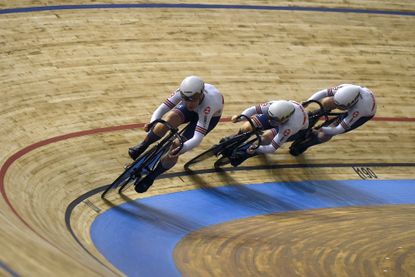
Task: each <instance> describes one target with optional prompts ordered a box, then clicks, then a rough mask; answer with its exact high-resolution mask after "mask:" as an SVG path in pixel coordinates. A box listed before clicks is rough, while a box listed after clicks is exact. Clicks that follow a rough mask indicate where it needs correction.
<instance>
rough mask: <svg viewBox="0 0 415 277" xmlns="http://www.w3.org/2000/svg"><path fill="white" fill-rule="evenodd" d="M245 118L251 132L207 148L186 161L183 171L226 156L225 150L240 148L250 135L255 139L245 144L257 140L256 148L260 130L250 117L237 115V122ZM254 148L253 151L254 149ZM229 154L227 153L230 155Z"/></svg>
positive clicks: (259, 142) (259, 138)
mask: <svg viewBox="0 0 415 277" xmlns="http://www.w3.org/2000/svg"><path fill="white" fill-rule="evenodd" d="M242 118H245V119H246V120H247V121H248V122H249V124H250V125H251V126H252V130H251V131H248V132H244V133H241V134H237V135H234V136H232V137H230V138H228V139H227V140H224V141H223V142H219V143H218V144H215V145H213V146H212V147H211V148H209V149H208V150H206V151H204V152H202V153H201V154H199V155H197V156H196V157H194V158H193V159H191V160H190V161H188V162H187V163H186V164H185V165H184V169H185V170H186V171H191V170H190V168H189V167H190V166H191V165H193V164H196V163H198V162H201V161H203V160H206V159H208V158H210V157H212V156H216V157H217V156H219V155H222V156H224V155H225V156H226V154H227V153H226V152H227V150H233V149H236V148H237V147H238V146H241V145H242V144H243V143H245V142H246V141H247V140H248V139H249V138H250V137H251V136H252V135H255V136H256V138H254V139H253V140H251V141H249V142H246V143H253V142H255V141H256V140H258V145H257V146H255V147H256V148H258V147H259V146H260V144H261V141H262V140H261V130H260V129H259V128H258V127H256V126H255V125H254V123H253V121H252V120H251V118H250V117H248V116H246V115H239V116H238V120H239V119H242ZM256 148H255V149H256ZM230 154H231V153H229V155H230Z"/></svg>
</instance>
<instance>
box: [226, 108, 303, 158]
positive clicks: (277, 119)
mask: <svg viewBox="0 0 415 277" xmlns="http://www.w3.org/2000/svg"><path fill="white" fill-rule="evenodd" d="M241 114H242V115H245V116H248V117H250V118H251V119H252V121H253V122H254V124H255V126H256V127H259V128H260V129H262V130H266V131H265V132H264V134H263V135H262V145H260V146H259V147H258V148H257V149H253V148H254V145H251V146H249V147H248V146H247V149H242V151H240V152H239V153H237V155H234V156H233V157H231V159H230V160H231V164H232V165H233V166H238V165H239V164H241V163H242V162H243V161H245V160H246V159H247V158H249V157H252V156H255V155H257V154H266V153H274V152H275V151H276V150H277V149H278V148H280V147H281V146H282V145H283V144H284V143H285V142H287V141H293V140H295V139H296V138H297V137H298V135H299V132H300V131H302V130H305V129H307V127H308V115H307V113H306V112H305V110H304V108H303V106H301V104H299V103H297V102H295V101H286V100H279V101H270V102H267V103H264V104H261V105H257V106H252V107H249V108H247V109H246V110H244V111H243V112H242V113H241ZM237 118H238V116H236V115H234V116H233V117H232V121H233V122H237ZM251 130H252V126H251V125H250V124H249V123H245V124H244V125H243V126H242V128H241V129H240V130H239V133H242V132H247V131H251Z"/></svg>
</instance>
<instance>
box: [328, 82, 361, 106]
mask: <svg viewBox="0 0 415 277" xmlns="http://www.w3.org/2000/svg"><path fill="white" fill-rule="evenodd" d="M359 96H360V89H359V87H358V86H355V85H348V86H344V87H341V88H339V90H338V91H337V92H336V94H334V104H336V106H337V107H339V108H341V109H346V110H347V109H349V108H351V107H353V105H355V104H356V103H357V101H358V100H359Z"/></svg>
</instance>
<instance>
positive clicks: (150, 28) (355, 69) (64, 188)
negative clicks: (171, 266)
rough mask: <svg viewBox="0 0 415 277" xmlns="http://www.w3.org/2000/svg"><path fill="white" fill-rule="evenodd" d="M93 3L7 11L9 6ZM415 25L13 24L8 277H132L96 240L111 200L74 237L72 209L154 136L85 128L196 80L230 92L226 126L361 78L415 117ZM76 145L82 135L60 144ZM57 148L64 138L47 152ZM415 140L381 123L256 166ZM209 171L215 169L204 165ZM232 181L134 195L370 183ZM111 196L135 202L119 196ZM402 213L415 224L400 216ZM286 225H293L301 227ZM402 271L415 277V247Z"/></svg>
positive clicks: (270, 18) (8, 88)
mask: <svg viewBox="0 0 415 277" xmlns="http://www.w3.org/2000/svg"><path fill="white" fill-rule="evenodd" d="M181 2H182V3H183V1H181ZM219 2H220V1H217V2H215V1H208V2H205V3H207V4H211V3H219ZM82 3H83V4H85V1H75V0H73V1H65V2H63V1H56V0H55V1H8V2H4V3H1V4H0V9H9V8H18V7H30V6H47V5H62V4H82ZM91 3H94V4H95V3H96V2H91ZM99 3H117V4H119V3H133V2H127V1H100V2H99ZM134 3H140V2H134ZM184 3H192V2H191V1H185V2H184ZM227 3H229V4H246V5H248V4H249V5H281V6H283V5H294V6H312V7H331V8H332V7H342V8H358V9H376V10H400V11H412V12H413V11H415V3H414V2H413V1H409V0H408V1H394V2H393V3H388V2H387V1H380V0H379V1H364V2H362V1H347V2H345V1H332V0H331V1H307V2H302V1H294V2H292V1H230V2H227ZM414 25H415V17H413V16H398V15H394V16H391V15H376V14H371V15H367V14H354V13H323V12H300V11H259V10H223V9H200V10H196V9H174V10H172V9H166V8H164V9H151V10H143V9H90V10H81V9H79V10H64V11H63V10H55V11H44V12H32V13H11V14H0V26H1V28H0V38H1V39H0V45H1V48H0V60H1V63H0V84H1V86H0V92H1V98H2V108H1V109H0V123H1V126H2V128H1V130H0V134H1V136H0V142H1V145H2V148H1V150H2V151H1V152H0V161H1V165H2V169H1V170H2V171H1V174H0V177H1V178H3V179H2V180H3V184H2V194H3V197H2V199H1V200H0V222H1V224H0V231H1V236H0V253H1V256H0V262H1V265H2V266H0V275H3V274H5V275H7V274H10V272H8V271H11V272H15V273H17V274H19V275H23V276H28V275H29V276H52V275H67V276H69V275H70V276H73V275H77V276H81V275H91V276H102V275H112V274H120V273H119V272H118V271H117V269H115V268H113V267H112V266H111V265H110V264H109V263H108V262H107V261H106V260H105V258H104V257H102V255H101V254H100V253H99V252H98V251H97V250H96V249H95V247H94V245H93V244H92V242H91V238H90V235H89V227H90V224H91V222H92V221H93V220H94V218H95V216H96V215H97V214H98V212H102V211H104V210H105V209H108V208H109V206H108V204H106V203H104V202H102V201H101V200H100V199H99V196H97V195H94V196H91V197H90V198H89V199H88V201H89V202H83V203H82V204H80V205H77V206H76V207H75V208H74V210H73V212H72V214H71V216H70V218H69V220H70V224H71V228H72V229H71V230H73V232H74V233H75V234H71V233H70V232H69V229H68V222H67V221H66V222H65V212H66V211H67V208H68V205H70V204H71V203H72V201H74V199H76V198H78V197H79V196H80V195H82V194H84V193H87V192H89V191H91V190H93V189H94V188H97V187H100V186H103V185H105V184H108V183H110V182H111V181H112V180H113V179H114V178H115V177H116V176H117V174H118V173H119V172H120V171H121V170H122V166H123V165H124V164H125V163H127V162H128V158H127V154H126V150H127V148H128V147H129V146H131V145H133V144H135V143H136V142H137V141H140V140H141V139H142V138H143V136H144V132H143V131H142V130H141V129H125V130H118V131H116V130H112V131H111V130H110V129H109V130H107V131H106V132H101V133H95V134H89V135H82V136H80V134H77V133H76V132H80V131H85V130H96V129H97V128H104V127H114V126H121V125H127V124H133V123H144V122H146V121H147V120H148V119H149V118H150V116H151V113H152V112H153V110H154V109H155V108H156V107H157V106H158V105H159V104H160V103H161V102H162V101H163V100H164V99H165V98H166V97H167V96H168V95H169V93H170V92H171V91H172V90H174V89H175V88H176V87H177V86H178V84H179V83H180V81H181V79H183V77H184V76H186V75H189V74H198V75H200V76H202V77H203V78H204V79H205V80H206V81H207V82H209V83H212V84H214V85H215V86H217V87H218V88H219V89H220V90H221V91H222V92H223V94H224V95H225V102H226V107H225V113H224V117H225V118H226V117H229V116H231V115H233V114H237V113H239V112H241V111H242V110H243V109H244V108H246V107H247V106H248V105H253V104H257V103H261V102H263V101H267V100H271V99H279V98H285V99H294V100H298V101H301V100H304V99H306V98H307V97H308V96H309V95H311V94H312V93H313V92H315V91H317V90H319V89H322V88H326V87H329V86H333V85H337V84H340V83H346V82H352V83H357V84H362V85H365V86H367V87H369V88H371V89H372V90H373V91H374V93H375V95H376V97H377V102H378V113H377V117H379V118H382V117H387V118H414V117H415V113H414V108H413V103H415V94H414V93H413V92H414V91H415V84H414V81H413V80H414V77H415V68H414V64H415V56H414V52H415V32H414V31H413V26H414ZM236 128H237V126H235V125H232V124H230V123H223V124H221V125H220V126H219V127H218V128H217V129H215V130H214V131H213V132H212V133H211V134H210V135H209V136H208V137H207V138H206V139H205V140H204V142H203V145H201V147H200V148H198V149H197V150H195V151H193V152H191V153H187V154H185V155H184V156H183V157H182V158H181V160H180V162H179V164H178V165H177V166H176V167H175V168H174V169H173V170H172V172H179V171H182V166H183V163H184V162H186V161H187V160H189V158H191V157H193V156H194V155H195V154H197V153H199V152H200V151H202V150H203V149H206V148H207V147H208V146H209V145H211V144H213V143H215V142H217V141H218V139H219V138H221V137H223V136H224V135H228V134H229V133H230V131H231V129H232V130H234V129H236ZM66 134H72V135H69V136H68V138H67V139H63V138H62V137H59V136H61V135H66ZM78 135H79V136H78ZM51 138H55V139H52V140H50V141H48V139H51ZM414 141H415V123H414V122H413V121H412V122H411V121H400V122H398V121H371V122H369V123H368V124H366V125H365V126H364V127H363V128H361V129H359V130H356V131H355V132H352V133H349V134H347V135H344V136H340V137H338V138H336V139H334V140H333V141H332V142H330V143H328V144H325V145H321V146H319V147H316V148H314V149H310V151H309V152H308V153H307V155H305V156H304V157H300V158H293V157H291V156H290V155H289V154H288V151H287V147H285V148H284V149H281V150H280V151H279V152H280V153H278V155H273V156H269V157H267V159H268V160H267V161H265V160H264V159H263V158H255V159H252V160H250V161H248V162H247V163H246V165H247V166H254V165H259V164H264V163H265V162H269V163H273V164H275V163H276V164H278V163H280V164H296V163H340V164H355V163H413V162H414V158H413V157H414V155H415V147H414ZM209 167H211V161H208V162H206V163H203V164H201V165H200V168H209ZM372 169H373V170H374V171H375V172H376V174H377V176H378V177H379V178H380V179H413V178H414V167H413V166H407V167H382V166H379V167H372ZM229 176H231V178H230V177H229ZM229 176H228V177H224V176H221V175H218V174H215V173H212V174H207V175H203V176H193V177H191V176H184V177H181V178H173V179H163V180H159V181H157V182H156V183H155V185H154V187H152V188H151V190H150V191H149V192H148V193H146V194H145V195H142V196H141V195H140V196H138V195H136V194H134V193H129V194H128V195H129V197H132V198H136V197H148V196H151V195H156V194H164V193H168V192H174V191H180V190H188V189H192V188H197V187H199V186H201V185H203V184H204V183H206V180H209V184H210V185H212V186H221V185H225V184H228V183H233V184H244V183H254V182H267V181H291V180H316V179H328V180H335V179H359V176H358V175H357V174H356V173H355V172H354V171H353V169H352V168H351V167H347V168H317V169H307V168H305V169H272V170H258V171H253V173H249V174H247V172H246V171H238V172H232V173H231V174H230V175H229ZM111 200H112V201H113V202H114V203H116V204H117V203H121V202H123V201H124V200H123V199H121V198H120V197H118V196H111ZM89 203H91V204H89ZM91 207H93V208H91ZM379 209H383V208H379ZM385 209H386V208H385ZM411 209H412V210H411ZM97 211H98V212H97ZM356 211H358V209H355V210H353V209H352V210H347V209H346V210H344V211H341V212H344V213H346V214H349V215H350V217H349V219H350V220H349V222H350V225H347V226H346V228H353V226H356V224H357V222H356V220H355V219H354V218H353V217H354V216H355V212H356ZM376 211H377V210H375V211H372V210H364V209H363V214H364V215H366V216H368V217H369V216H374V215H375V213H376ZM411 211H412V212H413V207H405V208H402V209H400V208H399V207H395V208H393V209H386V210H385V213H388V214H389V215H390V216H391V217H392V218H391V222H398V221H399V222H398V223H399V224H401V223H402V221H401V220H402V218H403V217H404V216H405V215H407V216H408V217H407V218H408V220H409V217H410V212H411ZM316 213H317V214H318V213H319V212H318V211H317V212H316ZM306 214H309V213H308V212H307V213H306ZM398 214H402V217H399V218H396V221H395V218H394V215H398ZM299 216H300V217H301V216H302V215H301V214H300V215H299ZM277 217H278V216H277ZM274 218H275V215H272V216H268V217H267V216H265V217H264V218H260V219H258V218H252V219H249V220H248V221H246V226H247V227H246V228H249V224H255V221H256V220H263V221H266V222H267V224H270V228H271V226H272V228H273V227H274V226H273V225H274V224H283V223H281V222H280V221H279V220H276V222H274V221H273V219H274ZM295 218H297V215H296V214H293V216H292V219H293V220H295ZM301 218H303V217H301ZM66 220H68V218H66ZM286 220H287V226H288V227H287V228H288V229H286V230H289V226H292V225H290V224H291V223H292V222H290V218H286ZM304 220H309V218H304ZM373 220H380V219H376V218H375V219H373ZM311 223H312V222H311ZM326 223H327V224H328V227H330V226H329V225H330V224H329V222H326ZM230 224H233V223H230ZM235 224H238V223H235ZM242 226H245V222H243V223H242ZM223 228H225V229H226V228H227V226H223ZM240 228H241V227H240ZM278 228H279V227H278ZM399 230H400V229H399ZM399 230H398V231H397V234H399ZM258 231H259V232H266V231H265V230H258ZM203 232H204V230H201V232H200V233H201V234H202V235H203ZM403 234H406V235H408V236H411V237H408V238H406V237H405V238H404V237H402V239H408V241H409V243H410V242H412V245H411V247H412V249H413V247H414V244H413V241H415V240H414V236H413V233H403ZM262 235H263V236H266V235H267V234H259V236H262ZM379 235H381V234H379ZM367 236H368V237H370V236H371V234H367ZM74 237H76V238H78V240H79V241H78V242H77V241H76V240H75V239H74ZM201 239H206V238H201ZM287 239H289V238H287ZM345 239H347V238H345ZM363 239H364V238H363ZM411 239H412V240H411ZM79 242H80V243H79ZM183 243H186V242H183ZM212 243H215V242H214V241H213V242H212ZM219 243H220V242H219ZM234 243H238V242H237V241H235V242H234ZM80 245H82V246H83V247H81V246H80ZM212 245H213V244H212ZM178 251H180V250H178ZM201 251H202V250H201ZM230 251H232V250H230ZM374 251H375V250H374ZM88 252H89V253H88ZM34 253H36V254H34ZM310 255H312V253H311V254H310ZM368 255H370V253H368ZM176 257H177V256H176ZM309 258H310V259H316V257H315V256H310V257H309ZM336 258H338V256H333V257H330V259H336ZM199 262H201V263H203V261H199ZM260 262H263V261H262V260H261V261H260ZM264 266H265V267H266V266H267V265H266V264H264ZM391 266H394V265H391ZM403 266H405V268H407V267H411V268H413V266H414V256H413V251H412V254H411V255H409V257H408V259H407V260H405V263H404V265H403ZM186 270H192V269H186ZM227 270H231V269H227ZM304 270H307V269H306V268H305V269H304ZM322 270H324V269H322ZM330 270H334V271H336V270H337V269H336V268H333V269H330ZM340 270H341V269H340ZM305 272H306V271H305ZM329 272H332V271H329ZM414 274H415V273H414ZM345 275H347V272H346V273H345ZM316 276H317V275H316ZM349 276H352V275H349ZM393 276H399V275H393Z"/></svg>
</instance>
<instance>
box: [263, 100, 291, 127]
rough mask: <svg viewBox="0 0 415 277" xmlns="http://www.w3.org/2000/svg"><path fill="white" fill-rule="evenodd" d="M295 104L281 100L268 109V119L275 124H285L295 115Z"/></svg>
mask: <svg viewBox="0 0 415 277" xmlns="http://www.w3.org/2000/svg"><path fill="white" fill-rule="evenodd" d="M294 111H295V107H294V104H293V103H291V102H289V101H286V100H279V101H274V102H272V103H271V105H270V106H269V109H268V118H269V119H270V120H271V121H272V122H275V123H279V124H281V123H285V122H287V121H288V119H289V118H290V117H291V115H292V114H293V113H294Z"/></svg>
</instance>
